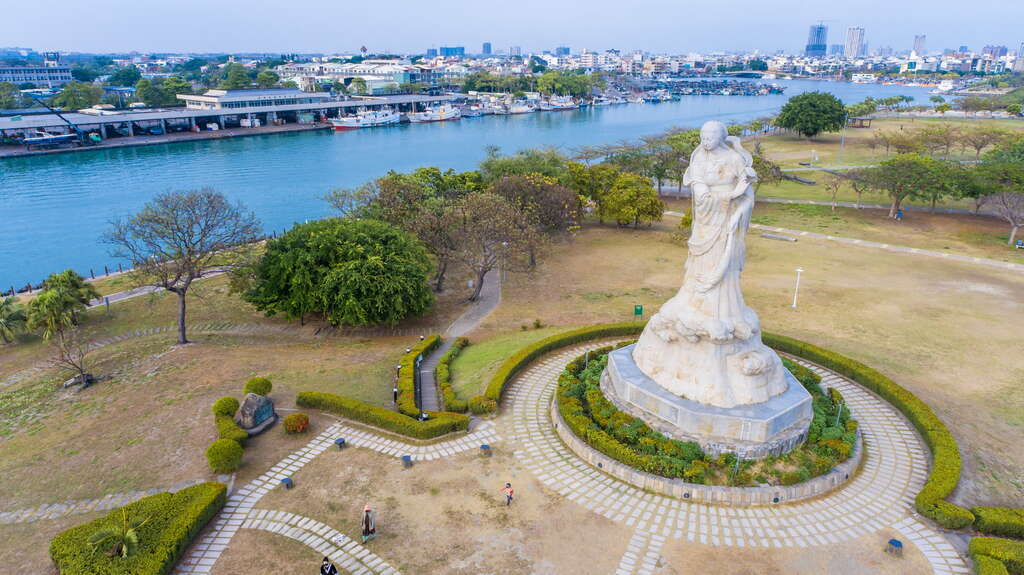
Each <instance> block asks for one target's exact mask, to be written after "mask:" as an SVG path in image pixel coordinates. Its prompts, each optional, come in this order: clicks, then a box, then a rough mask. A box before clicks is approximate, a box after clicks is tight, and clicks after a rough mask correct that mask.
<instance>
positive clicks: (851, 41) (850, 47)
mask: <svg viewBox="0 0 1024 575" xmlns="http://www.w3.org/2000/svg"><path fill="white" fill-rule="evenodd" d="M866 45H867V43H866V42H865V40H864V28H861V27H859V26H853V27H850V28H847V29H846V47H845V48H844V52H843V55H844V56H846V57H847V58H862V57H863V56H864V55H865V52H867V50H866V49H865V46H866Z"/></svg>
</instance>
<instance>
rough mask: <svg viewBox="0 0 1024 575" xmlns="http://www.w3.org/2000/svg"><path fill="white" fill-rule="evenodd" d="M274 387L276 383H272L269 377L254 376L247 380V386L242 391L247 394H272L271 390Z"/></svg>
mask: <svg viewBox="0 0 1024 575" xmlns="http://www.w3.org/2000/svg"><path fill="white" fill-rule="evenodd" d="M273 389H274V384H273V383H270V380H269V379H267V378H265V377H254V378H252V379H250V380H249V381H247V382H245V387H243V388H242V392H243V393H245V394H250V393H255V394H256V395H270V392H271V390H273Z"/></svg>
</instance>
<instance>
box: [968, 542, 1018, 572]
mask: <svg viewBox="0 0 1024 575" xmlns="http://www.w3.org/2000/svg"><path fill="white" fill-rule="evenodd" d="M967 549H968V552H969V553H970V554H971V559H973V560H974V562H975V564H976V565H979V570H978V573H979V574H980V573H982V571H981V570H980V563H985V568H986V569H988V570H989V571H987V572H986V573H1009V574H1010V575H1024V541H1014V540H1012V539H1000V538H998V537H975V538H973V539H971V542H970V543H969V544H968V547H967ZM985 557H987V558H989V559H992V560H994V561H997V562H999V563H1001V564H1002V565H1003V568H1004V569H1005V571H999V568H998V567H996V566H995V564H994V563H992V561H979V559H982V558H985Z"/></svg>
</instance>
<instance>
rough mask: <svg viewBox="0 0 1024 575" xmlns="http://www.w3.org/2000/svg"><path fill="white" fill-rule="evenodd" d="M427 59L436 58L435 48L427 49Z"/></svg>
mask: <svg viewBox="0 0 1024 575" xmlns="http://www.w3.org/2000/svg"><path fill="white" fill-rule="evenodd" d="M426 56H427V58H437V48H427V53H426Z"/></svg>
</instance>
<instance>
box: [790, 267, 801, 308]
mask: <svg viewBox="0 0 1024 575" xmlns="http://www.w3.org/2000/svg"><path fill="white" fill-rule="evenodd" d="M802 273H804V270H803V268H796V287H795V288H793V305H791V306H790V307H792V308H793V309H796V298H797V296H798V295H800V274H802Z"/></svg>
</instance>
